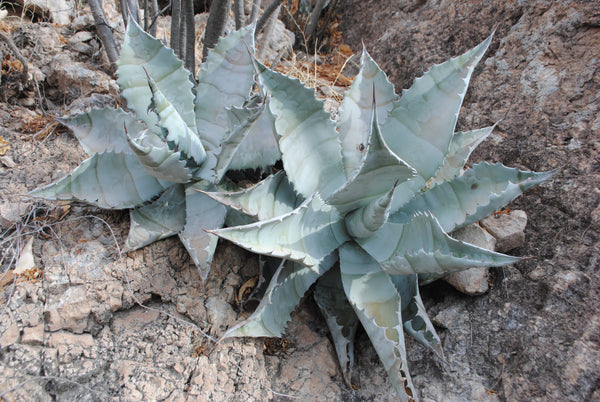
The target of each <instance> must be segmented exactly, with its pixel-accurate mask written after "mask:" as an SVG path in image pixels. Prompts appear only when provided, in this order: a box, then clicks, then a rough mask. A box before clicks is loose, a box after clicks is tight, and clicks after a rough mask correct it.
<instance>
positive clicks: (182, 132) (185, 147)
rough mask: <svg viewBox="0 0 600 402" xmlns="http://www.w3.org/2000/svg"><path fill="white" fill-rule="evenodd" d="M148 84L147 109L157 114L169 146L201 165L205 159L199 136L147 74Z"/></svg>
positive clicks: (159, 124)
mask: <svg viewBox="0 0 600 402" xmlns="http://www.w3.org/2000/svg"><path fill="white" fill-rule="evenodd" d="M147 78H148V85H149V87H150V90H151V92H152V102H151V103H150V107H149V109H152V110H153V111H154V112H155V113H156V114H157V115H158V118H159V119H158V123H157V125H158V127H160V128H161V130H162V133H161V134H162V135H163V138H164V140H165V141H166V142H167V144H168V145H169V148H171V149H175V150H176V151H181V152H182V153H183V156H184V158H185V159H187V160H188V161H189V162H192V161H193V162H194V163H195V165H196V166H200V165H202V162H204V160H205V159H206V151H205V150H204V147H203V146H202V142H200V138H199V137H198V136H197V135H196V133H195V132H193V131H192V130H191V129H190V128H189V127H188V126H187V124H186V123H185V121H184V120H183V119H182V117H181V116H180V115H179V113H178V112H177V110H176V109H175V107H174V106H173V105H172V104H171V103H170V102H169V100H168V99H167V98H166V97H165V96H164V94H163V93H162V91H161V90H160V89H159V88H158V86H157V85H156V82H154V80H153V79H152V78H151V77H150V76H148V77H147Z"/></svg>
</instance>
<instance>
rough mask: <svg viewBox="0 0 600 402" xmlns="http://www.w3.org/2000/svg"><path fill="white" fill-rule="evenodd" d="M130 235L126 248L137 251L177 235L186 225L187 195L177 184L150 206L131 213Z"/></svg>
mask: <svg viewBox="0 0 600 402" xmlns="http://www.w3.org/2000/svg"><path fill="white" fill-rule="evenodd" d="M129 217H130V222H131V223H130V227H129V235H128V236H127V240H126V241H125V248H126V249H128V250H137V249H138V248H141V247H144V246H146V245H148V244H151V243H154V242H155V241H158V240H160V239H164V238H166V237H169V236H173V235H175V234H177V233H178V232H179V231H180V230H181V229H183V225H184V224H185V193H184V189H183V186H182V185H181V184H175V185H173V186H171V187H169V188H168V189H166V190H165V192H164V193H162V195H161V196H160V197H159V198H158V199H157V200H156V201H153V202H151V203H150V204H148V205H144V206H142V207H140V208H136V209H132V210H130V211H129Z"/></svg>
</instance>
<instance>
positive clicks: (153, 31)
mask: <svg viewBox="0 0 600 402" xmlns="http://www.w3.org/2000/svg"><path fill="white" fill-rule="evenodd" d="M151 3H152V21H151V22H150V26H149V27H148V33H150V35H152V36H156V28H157V26H156V24H155V22H156V19H157V18H158V16H159V15H160V14H162V13H163V12H164V11H165V10H166V9H167V8H168V7H169V6H168V5H167V6H165V8H164V9H162V10H160V11H159V9H158V0H151Z"/></svg>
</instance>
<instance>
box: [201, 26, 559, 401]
mask: <svg viewBox="0 0 600 402" xmlns="http://www.w3.org/2000/svg"><path fill="white" fill-rule="evenodd" d="M490 41H491V37H490V38H488V39H487V40H485V41H484V42H483V43H481V44H480V45H479V46H477V47H475V48H474V49H472V50H470V51H469V52H467V53H465V54H464V55H462V56H459V57H457V58H454V59H451V60H449V61H447V62H445V63H443V64H440V65H436V66H434V67H433V68H432V69H431V70H430V71H429V72H427V73H426V74H425V75H424V76H423V77H421V78H418V79H416V80H415V82H414V84H413V86H412V88H410V89H408V90H405V91H403V93H402V96H401V97H398V96H397V95H396V94H395V92H394V88H393V86H392V84H391V83H390V82H389V81H388V79H387V77H386V76H385V74H384V73H383V72H382V71H381V70H380V68H379V67H378V66H377V64H376V63H375V62H374V61H373V60H372V59H371V57H370V56H369V55H368V54H367V53H366V52H363V55H362V59H361V69H360V72H359V74H358V76H357V77H356V78H355V79H354V82H353V84H352V86H351V87H350V89H349V90H348V91H347V92H346V94H345V97H344V100H343V102H342V105H341V107H340V109H339V119H338V121H337V122H333V121H332V120H331V118H330V116H329V114H328V113H326V112H325V111H324V110H323V105H322V102H320V101H318V100H316V99H315V96H314V92H312V91H311V90H309V89H307V88H305V87H304V86H303V85H302V84H301V83H300V82H299V81H298V80H295V79H291V78H289V77H287V76H284V75H281V74H279V73H276V72H273V71H271V70H269V69H267V68H266V67H264V66H262V65H260V64H259V63H257V69H258V71H259V81H260V83H261V85H262V86H264V88H265V91H266V93H267V94H268V96H267V108H268V109H269V110H270V112H271V113H272V114H273V115H274V116H275V129H276V135H277V140H278V144H279V149H280V151H281V155H282V160H283V166H284V169H285V173H284V172H283V171H282V172H279V173H277V174H275V175H274V176H271V177H269V178H267V179H266V180H264V181H263V182H261V183H259V184H257V185H256V186H254V187H252V188H250V189H248V190H244V191H241V192H229V193H227V192H220V193H214V194H211V196H212V197H213V198H214V199H215V200H218V201H220V202H222V203H223V204H225V205H228V206H230V207H231V208H234V209H237V210H240V211H243V212H245V213H247V214H248V215H251V216H253V217H255V218H256V219H257V220H258V221H257V222H256V223H252V224H248V225H245V226H238V227H231V228H225V229H219V230H214V231H212V233H215V234H217V235H218V236H220V237H222V238H224V239H227V240H230V241H232V242H234V243H235V244H238V245H240V246H242V247H244V248H246V249H248V250H250V251H253V252H256V253H260V254H265V255H271V256H276V257H280V258H282V259H285V260H286V261H285V262H284V263H282V264H281V266H280V268H279V269H278V270H277V272H276V273H275V275H274V277H273V278H272V280H271V283H270V285H269V287H268V289H267V291H266V293H265V296H264V298H263V300H262V301H261V303H260V304H259V306H258V308H257V310H256V311H255V312H254V313H253V315H252V316H251V317H249V318H248V319H247V320H245V321H244V322H242V323H240V324H239V325H236V326H235V327H233V328H231V329H230V330H229V331H228V332H227V333H226V334H225V337H233V336H280V335H281V333H282V331H283V330H284V329H285V326H286V323H287V321H288V320H289V319H290V314H291V312H292V311H293V309H294V308H295V306H296V305H297V304H298V302H299V301H300V299H301V297H302V296H303V295H304V293H305V292H306V290H307V289H308V288H309V287H310V286H311V285H312V284H313V283H315V282H316V283H317V284H316V287H315V291H314V297H315V299H316V301H317V304H318V305H319V306H320V308H321V310H322V311H323V313H324V315H325V317H326V319H327V322H328V325H329V328H330V330H331V333H332V335H333V338H334V341H335V346H336V350H337V354H338V358H339V360H340V363H341V366H342V371H343V374H344V378H345V380H346V381H347V382H350V375H351V369H352V360H353V337H354V333H355V332H356V328H357V326H358V323H359V321H360V323H361V324H362V325H363V327H364V328H365V330H366V332H367V334H368V335H369V337H370V338H371V340H372V343H373V345H374V347H375V349H376V351H377V353H378V354H379V356H380V358H381V360H382V362H383V364H384V366H385V369H386V370H387V372H388V374H389V377H390V379H391V382H392V384H393V385H394V387H395V389H396V391H397V393H398V395H399V397H400V399H402V400H410V399H411V398H415V397H416V393H415V390H414V389H413V384H412V381H411V378H410V374H409V371H408V367H407V361H406V352H405V346H404V332H406V333H408V334H409V335H411V336H413V337H415V338H416V339H417V340H418V341H419V342H422V343H423V344H425V345H426V346H428V347H430V348H431V349H433V350H434V351H435V352H436V353H438V354H441V347H440V341H439V337H438V335H437V334H436V332H435V329H434V327H433V325H432V324H431V321H430V320H429V318H428V316H427V313H426V311H425V309H424V307H423V303H422V301H421V298H420V296H419V289H418V275H421V274H423V275H428V277H431V276H434V277H435V276H440V275H443V274H446V273H449V272H454V271H459V270H463V269H467V268H471V267H477V266H502V265H506V264H512V263H514V262H516V261H518V260H519V258H517V257H512V256H508V255H504V254H500V253H495V252H492V251H488V250H485V249H482V248H479V247H476V246H474V245H471V244H467V243H463V242H461V241H458V240H455V239H453V238H452V237H450V236H449V235H448V234H447V233H451V232H452V231H454V230H455V229H458V228H460V227H462V226H464V225H467V224H470V223H473V222H476V221H478V220H480V219H481V218H483V217H485V216H487V215H489V214H491V213H492V212H494V211H496V210H498V209H499V208H501V207H503V206H504V205H506V204H507V203H509V202H510V201H511V200H513V199H514V198H515V197H517V196H518V195H519V194H521V193H522V192H523V191H524V190H526V189H528V188H529V187H531V186H533V185H535V184H538V183H540V182H542V181H544V180H546V179H548V178H549V177H551V175H552V174H551V173H534V172H526V171H520V170H518V169H513V168H508V167H505V166H503V165H501V164H489V163H485V162H482V163H479V164H477V165H474V166H473V167H469V168H466V169H465V168H464V165H465V163H466V161H467V158H468V157H469V155H470V153H471V152H472V151H473V149H474V148H475V147H476V146H477V145H478V144H479V143H480V142H481V141H482V140H483V139H484V138H486V137H487V136H488V135H489V134H490V132H491V130H492V127H488V128H484V129H479V130H474V131H468V132H456V133H455V132H454V128H455V125H456V121H457V116H458V112H459V110H460V107H461V104H462V100H463V98H464V95H465V92H466V90H467V86H468V83H469V79H470V77H471V74H472V72H473V69H474V68H475V65H476V64H477V63H478V61H479V60H480V59H481V57H482V55H483V53H484V52H485V50H486V49H487V47H488V45H489V43H490ZM337 261H339V266H338V264H336V262H337Z"/></svg>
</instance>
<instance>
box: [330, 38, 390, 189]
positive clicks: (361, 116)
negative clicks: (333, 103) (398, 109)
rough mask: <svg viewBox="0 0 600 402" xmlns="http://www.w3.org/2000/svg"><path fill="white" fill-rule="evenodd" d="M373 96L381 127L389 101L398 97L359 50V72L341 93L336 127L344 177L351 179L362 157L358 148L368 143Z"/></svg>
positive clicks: (388, 109)
mask: <svg viewBox="0 0 600 402" xmlns="http://www.w3.org/2000/svg"><path fill="white" fill-rule="evenodd" d="M373 95H375V99H376V100H377V120H378V121H379V124H383V122H385V120H386V119H387V115H388V113H389V111H390V110H391V109H392V102H394V101H395V100H397V99H398V96H397V95H396V94H395V93H394V86H393V85H392V84H391V83H390V82H389V81H388V79H387V77H386V75H385V73H384V72H383V71H381V69H380V68H379V66H378V65H377V63H375V61H374V60H373V59H372V58H371V56H370V55H369V53H367V51H366V50H365V49H363V52H362V56H361V58H360V71H359V72H358V74H357V75H356V77H354V80H353V81H352V85H351V86H350V88H349V89H348V91H346V93H345V94H344V100H343V101H342V105H341V106H340V108H339V112H338V113H339V119H338V123H337V128H338V132H339V135H340V140H341V143H342V156H343V161H344V169H345V170H346V176H347V177H352V176H353V174H354V171H355V170H356V169H358V166H359V165H360V163H361V160H362V158H363V152H361V151H360V149H362V148H363V147H364V146H365V144H366V143H367V142H368V141H367V139H368V136H369V132H370V131H371V124H372V123H371V121H372V105H373ZM361 145H362V147H361Z"/></svg>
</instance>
